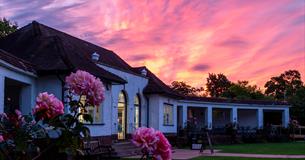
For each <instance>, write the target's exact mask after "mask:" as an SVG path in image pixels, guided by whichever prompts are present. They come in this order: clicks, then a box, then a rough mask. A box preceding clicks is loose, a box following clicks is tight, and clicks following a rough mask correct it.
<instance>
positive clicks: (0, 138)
mask: <svg viewBox="0 0 305 160" xmlns="http://www.w3.org/2000/svg"><path fill="white" fill-rule="evenodd" d="M3 141H4V138H3V136H2V135H0V143H1V142H3Z"/></svg>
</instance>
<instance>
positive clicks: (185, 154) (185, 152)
mask: <svg viewBox="0 0 305 160" xmlns="http://www.w3.org/2000/svg"><path fill="white" fill-rule="evenodd" d="M214 152H215V153H214V154H211V153H210V150H204V152H203V153H200V152H199V150H190V149H175V150H174V152H173V159H177V160H182V159H192V158H196V157H200V156H202V157H207V156H209V157H210V156H218V157H250V158H300V159H305V155H273V154H242V153H219V150H214ZM128 158H140V156H133V157H128Z"/></svg>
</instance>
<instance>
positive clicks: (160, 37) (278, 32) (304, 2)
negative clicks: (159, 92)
mask: <svg viewBox="0 0 305 160" xmlns="http://www.w3.org/2000/svg"><path fill="white" fill-rule="evenodd" d="M0 16H1V17H2V16H4V17H6V18H8V19H10V20H12V21H16V22H18V24H19V26H24V25H26V24H28V23H30V22H31V21H33V20H37V21H38V22H40V23H43V24H46V25H48V26H51V27H54V28H56V29H59V30H62V31H64V32H67V33H69V34H72V35H74V36H76V37H79V38H81V39H84V40H87V41H90V42H92V43H95V44H97V45H100V46H102V47H104V48H107V49H110V50H113V51H114V52H116V53H117V54H118V55H119V56H121V57H122V58H123V59H124V60H125V61H127V62H128V63H129V64H130V65H132V66H142V65H145V66H147V67H148V68H149V69H150V70H152V71H153V72H154V73H156V75H158V76H159V77H160V78H161V79H162V80H163V81H164V82H166V83H170V82H171V81H173V80H179V81H186V82H188V83H190V84H192V85H194V86H201V85H203V84H205V80H206V77H207V75H208V73H209V72H210V73H224V74H225V75H227V76H228V78H229V79H230V80H232V81H237V80H249V81H250V82H251V83H252V84H257V85H259V86H261V87H263V85H264V83H265V82H266V81H267V80H268V79H269V78H270V77H271V76H275V75H279V74H280V73H282V72H283V71H285V70H288V69H297V70H299V71H300V72H301V74H302V76H303V80H304V77H305V0H290V1H286V0H261V1H259V0H255V1H254V0H249V1H248V0H234V1H232V0H223V1H220V0H184V1H182V0H176V1H161V0H151V1H149V0H90V1H85V0H79V1H76V0H75V1H72V0H39V1H38V0H37V1H32V0H0Z"/></svg>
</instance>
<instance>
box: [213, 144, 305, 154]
mask: <svg viewBox="0 0 305 160" xmlns="http://www.w3.org/2000/svg"><path fill="white" fill-rule="evenodd" d="M215 149H220V150H221V152H223V153H253V154H287V155H301V154H303V155H305V142H291V143H257V144H236V145H220V146H215Z"/></svg>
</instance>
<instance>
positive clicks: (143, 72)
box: [141, 68, 147, 76]
mask: <svg viewBox="0 0 305 160" xmlns="http://www.w3.org/2000/svg"><path fill="white" fill-rule="evenodd" d="M141 74H142V75H143V76H146V75H147V70H146V69H145V68H143V69H142V70H141Z"/></svg>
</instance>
